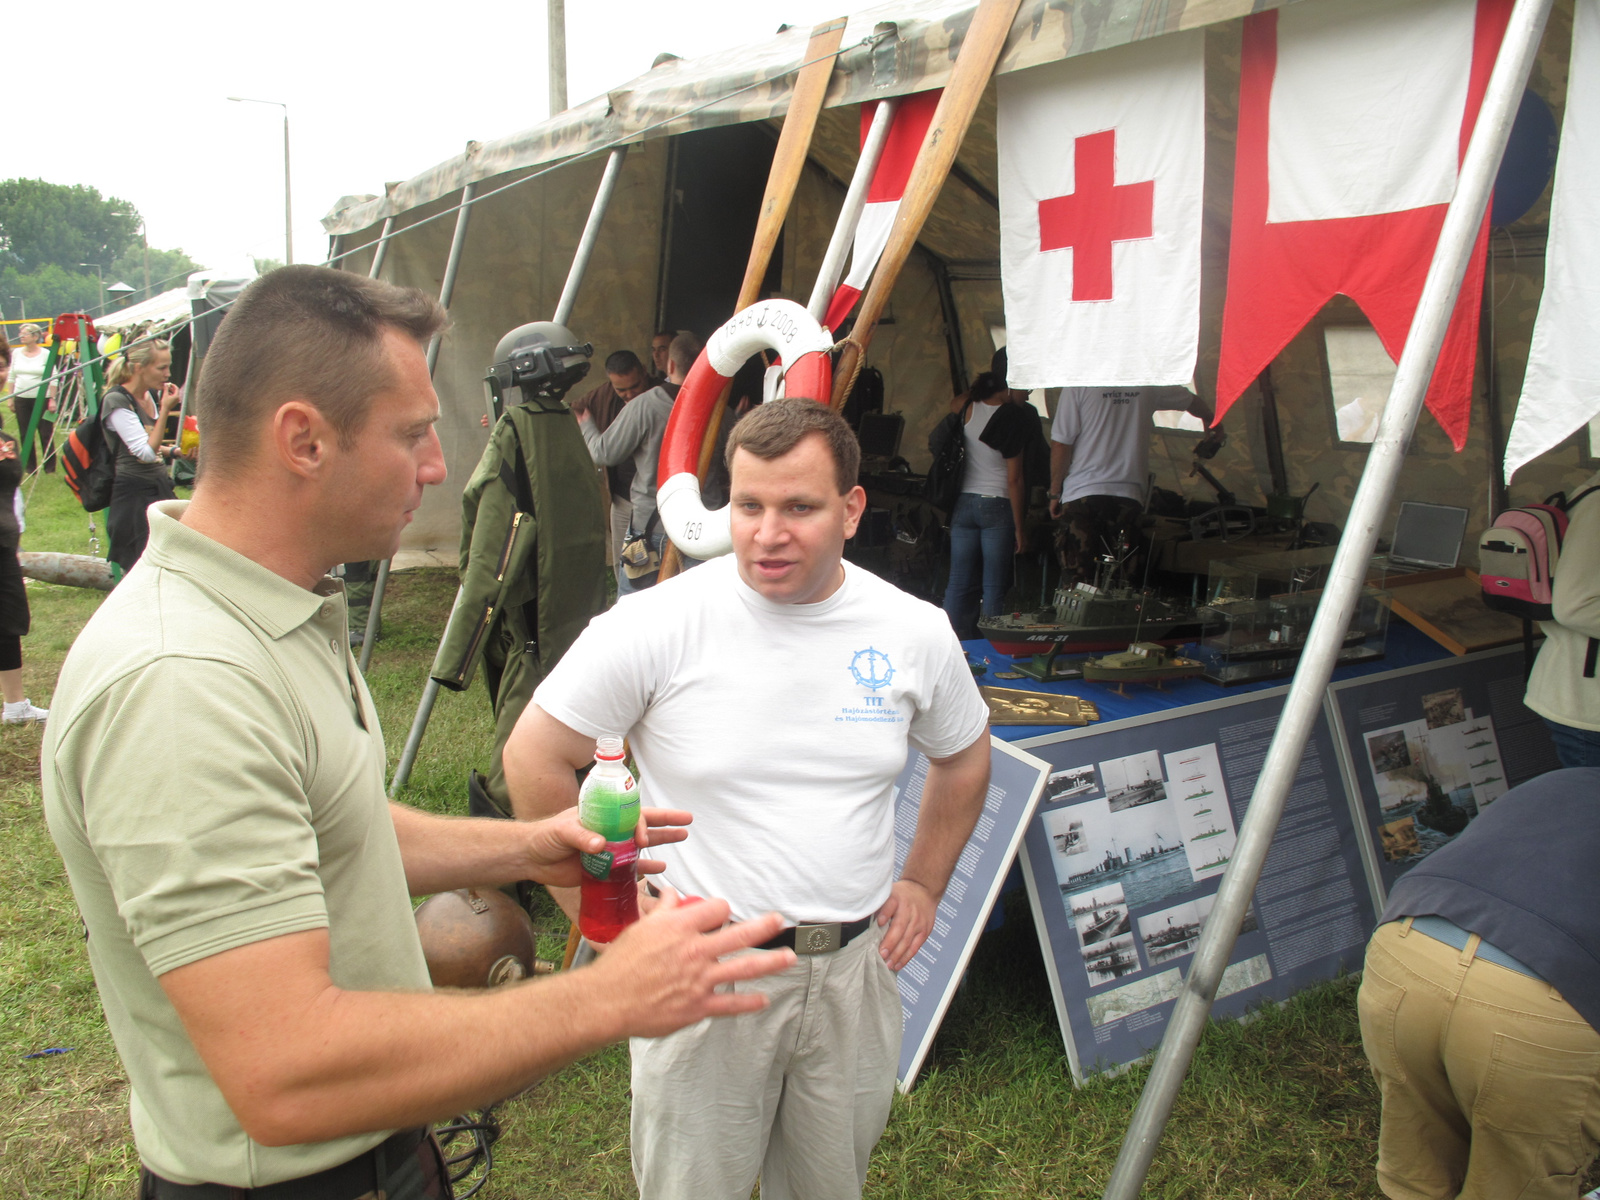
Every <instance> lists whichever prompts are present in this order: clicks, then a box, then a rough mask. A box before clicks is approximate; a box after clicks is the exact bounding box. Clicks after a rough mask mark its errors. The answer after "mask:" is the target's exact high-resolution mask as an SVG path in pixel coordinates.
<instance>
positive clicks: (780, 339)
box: [656, 300, 833, 558]
mask: <svg viewBox="0 0 1600 1200" xmlns="http://www.w3.org/2000/svg"><path fill="white" fill-rule="evenodd" d="M832 347H833V339H832V338H831V337H830V336H829V335H828V331H827V330H826V329H824V328H822V326H820V325H818V324H817V322H816V321H815V320H814V319H813V318H812V316H811V314H810V313H808V312H806V310H805V309H804V308H802V307H801V306H800V305H798V304H796V303H795V302H794V301H793V300H762V301H760V302H758V303H756V304H752V305H751V306H750V307H749V308H746V309H743V310H741V311H740V312H738V313H736V314H734V316H733V318H732V319H731V320H729V321H728V323H727V324H726V325H724V326H723V327H722V328H721V329H719V330H717V331H716V332H715V333H714V334H712V335H711V339H710V340H709V341H708V342H706V346H705V349H704V350H702V351H701V352H700V357H699V358H698V359H696V360H695V364H694V366H693V367H691V368H690V369H689V374H688V376H687V377H685V379H684V381H683V387H682V389H680V390H679V392H678V399H677V402H676V403H675V404H674V405H673V406H672V416H671V417H669V418H668V419H667V429H666V433H665V434H664V435H663V436H662V439H661V459H660V462H659V465H658V467H657V470H656V478H657V479H659V480H660V481H661V482H660V485H659V486H658V487H657V489H656V510H657V511H658V512H659V513H660V514H661V527H662V528H663V529H664V530H666V532H667V536H668V537H670V538H671V539H672V543H673V545H675V546H677V547H678V549H679V550H680V551H682V552H683V553H684V554H687V555H689V556H690V557H691V558H716V557H717V556H718V555H721V554H727V553H728V552H729V551H730V550H732V549H733V533H732V529H731V526H730V523H729V513H728V509H727V508H726V507H723V508H719V509H717V510H716V511H715V512H711V511H709V510H708V509H707V508H706V506H705V504H704V502H703V501H702V500H701V499H700V479H699V477H698V476H697V475H696V473H695V472H696V470H697V468H698V467H699V465H700V447H701V445H702V444H703V443H704V442H705V435H706V429H707V428H708V427H709V426H710V424H711V413H712V411H713V409H714V407H715V405H716V404H717V403H718V401H719V400H721V398H722V394H723V389H724V388H726V387H727V384H728V381H729V380H730V379H732V378H733V375H734V372H736V371H737V370H738V369H739V368H740V367H741V366H743V365H744V363H745V360H746V359H748V358H749V357H750V356H751V355H752V354H755V353H756V352H757V351H758V350H774V351H776V352H777V353H778V355H779V357H780V358H781V359H782V360H783V361H784V362H785V363H789V364H791V365H790V366H789V367H788V369H787V371H786V372H785V375H784V380H783V387H782V394H783V395H788V396H807V397H811V398H812V399H815V400H818V401H820V402H821V403H823V404H826V403H828V399H829V397H830V396H831V395H832V392H833V363H832V362H831V360H830V359H829V358H828V351H829V350H830V349H832Z"/></svg>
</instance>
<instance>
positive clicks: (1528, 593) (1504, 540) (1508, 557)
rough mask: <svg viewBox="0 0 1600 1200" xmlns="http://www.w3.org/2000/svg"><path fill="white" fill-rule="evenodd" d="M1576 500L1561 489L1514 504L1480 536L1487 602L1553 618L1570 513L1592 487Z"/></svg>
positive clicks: (1518, 613) (1533, 617) (1528, 617)
mask: <svg viewBox="0 0 1600 1200" xmlns="http://www.w3.org/2000/svg"><path fill="white" fill-rule="evenodd" d="M1594 491H1600V488H1587V489H1585V490H1584V491H1581V492H1579V493H1578V494H1577V495H1576V496H1574V497H1573V498H1572V499H1571V500H1568V499H1567V498H1566V497H1565V496H1563V495H1562V494H1560V493H1559V492H1558V493H1557V494H1556V495H1554V496H1551V497H1549V498H1548V499H1546V500H1545V502H1544V503H1543V504H1530V505H1528V506H1527V507H1526V508H1508V509H1506V511H1505V512H1503V513H1501V514H1500V515H1499V516H1498V517H1496V518H1495V520H1494V524H1493V525H1491V526H1489V528H1488V529H1485V530H1484V531H1483V534H1482V535H1481V536H1480V537H1479V538H1478V571H1479V575H1480V579H1479V582H1480V583H1481V585H1482V587H1483V602H1484V603H1485V604H1486V605H1488V606H1489V607H1490V608H1492V609H1495V610H1496V611H1498V612H1503V613H1510V614H1511V615H1512V616H1514V617H1521V618H1522V619H1523V620H1525V621H1553V620H1555V611H1554V609H1553V608H1552V606H1551V595H1552V591H1553V589H1554V587H1555V581H1556V569H1557V567H1558V566H1559V565H1560V562H1561V543H1562V541H1563V540H1564V539H1565V538H1566V535H1567V522H1568V520H1569V514H1570V513H1571V512H1572V510H1573V509H1574V508H1576V507H1577V505H1578V502H1579V501H1581V500H1582V499H1583V498H1584V497H1585V496H1587V495H1588V494H1589V493H1590V492H1594Z"/></svg>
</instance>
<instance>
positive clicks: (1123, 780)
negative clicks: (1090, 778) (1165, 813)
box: [1100, 750, 1167, 813]
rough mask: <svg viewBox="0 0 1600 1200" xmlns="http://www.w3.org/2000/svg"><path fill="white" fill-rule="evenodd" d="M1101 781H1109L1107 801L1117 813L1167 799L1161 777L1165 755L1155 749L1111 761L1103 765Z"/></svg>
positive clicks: (1107, 784)
mask: <svg viewBox="0 0 1600 1200" xmlns="http://www.w3.org/2000/svg"><path fill="white" fill-rule="evenodd" d="M1100 778H1101V779H1102V780H1103V781H1104V782H1105V788H1106V801H1107V803H1109V804H1110V805H1111V811H1112V812H1114V813H1115V812H1121V811H1123V809H1127V808H1136V807H1137V806H1139V805H1141V804H1155V803H1156V802H1158V801H1161V800H1165V799H1166V798H1167V788H1166V784H1165V782H1164V781H1163V780H1162V778H1161V755H1160V754H1159V753H1158V752H1157V751H1155V750H1146V751H1144V752H1143V753H1141V754H1130V755H1128V756H1127V757H1126V758H1112V759H1107V760H1106V761H1105V762H1103V763H1101V764H1100Z"/></svg>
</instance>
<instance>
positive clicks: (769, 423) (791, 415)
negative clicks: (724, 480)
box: [727, 399, 861, 496]
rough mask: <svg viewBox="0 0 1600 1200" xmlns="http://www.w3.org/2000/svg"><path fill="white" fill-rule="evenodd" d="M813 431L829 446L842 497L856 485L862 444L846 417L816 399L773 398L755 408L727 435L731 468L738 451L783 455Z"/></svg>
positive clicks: (763, 456) (768, 456) (759, 454)
mask: <svg viewBox="0 0 1600 1200" xmlns="http://www.w3.org/2000/svg"><path fill="white" fill-rule="evenodd" d="M813 433H814V434H817V435H818V436H820V437H821V438H822V440H823V441H824V442H826V443H827V445H828V453H829V454H830V455H831V456H832V457H833V471H834V478H835V480H836V481H837V483H838V485H839V494H840V495H841V496H843V495H844V494H845V493H846V492H848V491H849V490H850V489H851V488H853V487H855V486H856V480H857V478H858V477H859V475H860V473H861V443H860V442H858V441H856V435H855V433H854V431H853V430H852V429H851V428H850V426H848V425H846V424H845V421H844V418H843V417H841V416H840V415H839V414H838V413H836V412H834V411H833V409H831V408H829V407H828V406H827V405H825V404H818V403H817V402H816V401H815V400H801V399H792V400H774V401H772V402H771V403H770V404H763V405H761V406H760V407H758V408H756V409H755V410H753V411H752V412H751V413H750V414H749V415H748V416H746V417H745V418H743V419H742V420H741V421H740V422H739V423H738V424H737V425H735V426H734V427H733V432H732V433H730V434H729V435H728V453H727V462H728V467H729V469H730V470H731V469H732V468H733V454H734V451H736V450H747V451H749V452H750V453H751V454H754V455H755V456H756V457H757V458H765V459H773V458H782V457H783V456H784V455H785V454H787V453H789V451H791V450H793V449H794V448H795V447H796V446H798V445H799V444H800V441H801V439H802V438H805V437H807V436H809V435H810V434H813Z"/></svg>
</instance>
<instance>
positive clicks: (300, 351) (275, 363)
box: [196, 266, 447, 473]
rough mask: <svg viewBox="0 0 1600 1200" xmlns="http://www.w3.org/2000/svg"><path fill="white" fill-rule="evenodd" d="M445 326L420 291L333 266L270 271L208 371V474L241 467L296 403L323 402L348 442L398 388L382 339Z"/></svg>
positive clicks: (236, 316) (209, 357)
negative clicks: (265, 428) (269, 422)
mask: <svg viewBox="0 0 1600 1200" xmlns="http://www.w3.org/2000/svg"><path fill="white" fill-rule="evenodd" d="M446 323H447V318H446V316H445V311H444V309H443V308H441V307H440V306H439V304H438V302H437V301H436V300H434V298H433V297H432V296H429V295H428V294H427V293H426V292H423V291H419V290H418V289H416V288H402V287H396V286H395V285H394V284H391V283H384V282H382V281H381V280H377V279H367V278H366V277H364V276H361V275H352V274H351V273H349V272H348V271H335V270H333V269H331V268H329V267H312V266H295V267H280V268H279V269H278V270H276V271H270V272H268V273H267V274H265V275H263V276H262V277H261V278H260V279H257V280H256V281H255V282H254V283H252V284H251V285H250V286H249V287H247V288H245V290H244V292H243V293H242V294H241V295H240V297H239V299H238V300H236V301H234V304H233V307H232V309H231V310H230V311H229V312H228V315H227V317H226V318H225V319H224V320H223V322H222V328H221V329H219V330H218V331H217V336H216V339H215V340H214V341H213V342H212V343H211V349H210V350H209V351H208V352H207V354H206V356H205V361H204V363H203V364H202V366H201V374H200V398H199V402H198V405H197V411H196V415H197V417H198V418H199V423H200V427H201V428H202V429H203V430H204V431H205V436H204V439H203V441H202V443H201V446H202V448H201V451H200V464H201V469H202V470H204V471H220V472H223V473H227V472H229V471H237V470H238V469H239V467H241V466H242V465H243V464H244V463H245V462H246V461H247V460H248V459H249V457H250V455H251V454H252V453H253V451H254V449H255V444H256V441H257V439H258V437H259V436H260V429H261V426H262V424H263V422H264V421H265V420H266V419H267V417H268V415H269V414H270V413H272V412H274V411H276V409H277V407H278V406H279V405H281V404H283V403H284V402H285V401H287V400H291V399H294V398H295V397H300V398H302V399H305V400H308V401H310V402H311V403H312V404H314V405H316V407H317V409H318V410H319V411H320V412H321V413H322V415H323V416H324V417H326V418H327V419H328V421H329V422H330V423H331V424H332V425H333V427H334V429H336V430H337V431H338V436H339V440H340V442H341V443H342V444H344V445H349V444H350V443H351V441H353V440H354V438H355V435H356V434H357V433H358V432H359V431H360V429H361V427H362V426H363V425H364V424H365V423H366V419H367V409H368V405H369V401H371V399H372V397H373V396H374V395H376V394H377V393H378V392H379V391H381V390H383V389H384V388H385V387H388V386H389V385H390V384H391V383H392V382H393V380H392V379H391V377H390V373H389V370H388V365H387V363H386V361H385V359H384V353H383V338H384V334H385V333H386V332H387V331H389V330H391V329H392V330H394V331H395V332H397V333H401V334H404V335H405V336H406V337H409V338H410V339H411V340H412V341H414V342H416V343H417V344H418V345H419V346H420V345H425V344H426V343H427V342H428V341H429V339H431V338H432V337H433V335H434V334H436V333H439V332H441V331H442V330H443V329H444V327H445V325H446Z"/></svg>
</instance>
